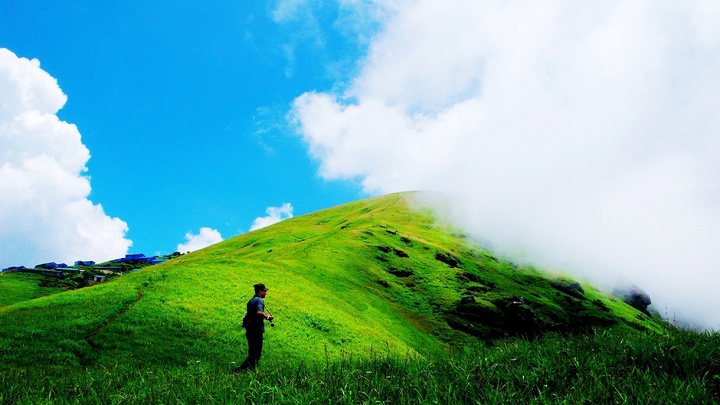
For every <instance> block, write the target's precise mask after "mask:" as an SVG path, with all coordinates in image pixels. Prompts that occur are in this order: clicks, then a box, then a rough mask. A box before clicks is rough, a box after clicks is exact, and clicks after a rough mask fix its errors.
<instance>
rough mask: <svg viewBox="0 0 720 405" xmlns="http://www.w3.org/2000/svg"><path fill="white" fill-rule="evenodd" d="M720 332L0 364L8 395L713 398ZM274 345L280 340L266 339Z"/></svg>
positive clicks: (159, 399) (148, 399)
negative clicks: (179, 362) (343, 353)
mask: <svg viewBox="0 0 720 405" xmlns="http://www.w3.org/2000/svg"><path fill="white" fill-rule="evenodd" d="M719 340H720V336H719V335H718V334H716V333H701V334H698V333H692V332H683V331H677V330H671V331H668V333H667V334H666V335H664V336H660V337H658V335H655V334H653V335H644V334H639V333H633V332H630V331H627V330H619V329H615V330H606V331H598V332H596V333H594V334H591V335H582V336H561V335H554V334H553V335H547V336H545V337H544V338H542V339H541V340H538V341H534V342H531V341H525V340H519V339H518V340H509V341H503V342H500V343H498V344H497V346H494V347H483V346H478V347H475V348H472V349H464V350H461V351H457V352H454V353H449V354H448V355H447V356H444V357H434V358H419V357H409V356H405V355H394V354H387V353H383V354H375V355H373V356H371V358H370V359H362V360H360V359H353V358H345V359H342V360H339V361H327V360H325V359H322V358H321V359H318V360H317V361H316V362H313V363H304V362H303V363H295V364H268V363H267V362H266V363H263V364H261V367H260V369H259V370H258V371H257V372H255V373H249V374H243V375H232V374H231V373H230V372H229V371H230V368H231V366H232V365H227V366H224V365H218V364H202V363H195V364H192V365H189V366H187V367H168V368H163V367H157V366H153V367H151V368H147V367H143V366H142V365H137V364H135V365H131V364H122V363H117V364H111V365H98V366H95V367H92V368H84V369H80V368H47V367H44V368H33V367H27V368H10V369H3V368H2V367H1V366H0V403H3V404H11V403H12V404H16V403H20V404H50V403H52V404H55V403H61V404H63V403H128V404H134V403H166V404H167V403H169V404H196V403H203V404H207V403H238V404H242V403H257V404H260V403H263V404H272V403H283V404H312V403H333V404H335V403H341V404H358V403H360V404H364V403H368V404H369V403H387V404H390V403H392V404H417V403H438V404H450V403H468V404H476V403H479V404H482V403H492V404H495V403H497V404H519V403H570V404H582V403H593V404H611V403H639V404H663V403H665V404H695V403H698V404H706V403H707V404H709V403H715V402H716V401H717V399H718V398H720V396H719V394H720V355H719V354H718V343H720V342H719ZM267 350H272V347H268V348H267Z"/></svg>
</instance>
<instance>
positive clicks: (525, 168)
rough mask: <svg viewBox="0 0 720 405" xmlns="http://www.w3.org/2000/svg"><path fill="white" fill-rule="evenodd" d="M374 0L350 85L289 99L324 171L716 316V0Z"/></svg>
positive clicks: (557, 261)
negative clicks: (373, 18)
mask: <svg viewBox="0 0 720 405" xmlns="http://www.w3.org/2000/svg"><path fill="white" fill-rule="evenodd" d="M378 3H380V6H384V7H387V8H393V9H394V10H395V12H394V13H386V14H385V16H386V17H385V19H384V20H382V21H381V23H382V24H383V27H384V29H383V30H381V31H380V33H379V34H378V35H376V36H375V37H374V38H373V40H372V42H371V46H370V50H369V53H368V55H367V58H366V59H365V61H364V65H363V69H362V71H361V72H360V74H359V75H358V76H357V77H356V78H355V79H354V81H353V82H352V85H351V87H350V89H349V90H348V91H347V92H346V93H344V94H330V93H307V94H304V95H302V96H301V97H299V98H298V99H297V100H296V101H295V105H294V109H293V114H294V118H295V120H296V123H297V125H298V129H299V131H300V133H301V134H302V137H303V139H304V140H305V141H306V142H307V143H308V145H309V150H310V154H311V155H312V156H313V157H315V158H316V159H318V160H319V161H320V163H321V168H320V170H321V175H322V176H323V177H325V178H328V179H338V178H357V177H359V178H360V179H361V180H362V183H363V185H364V187H365V189H366V190H367V191H370V192H375V193H385V192H392V191H400V190H409V189H428V190H438V191H442V192H444V193H446V194H447V195H449V196H452V198H451V201H452V202H451V203H450V206H449V207H448V208H449V211H450V214H449V215H451V216H452V217H453V218H455V219H456V220H457V221H458V223H461V224H462V225H463V226H465V227H466V228H468V230H469V231H470V232H472V233H473V234H475V235H476V236H478V237H481V238H483V239H485V240H488V241H490V242H492V243H493V244H494V245H495V246H496V247H497V248H499V249H502V250H504V251H507V252H513V253H514V254H517V252H523V254H524V255H526V257H527V258H528V259H532V260H535V261H537V260H540V261H542V262H543V263H546V264H548V265H550V266H558V267H561V268H564V269H567V270H572V271H575V272H576V273H578V274H580V275H583V276H586V277H588V278H590V279H591V280H594V281H596V282H598V283H600V284H602V285H605V286H611V285H613V284H614V283H617V282H621V281H622V282H629V283H636V284H638V285H640V286H641V287H643V288H645V290H647V291H648V292H649V293H650V295H651V297H652V298H653V301H654V303H655V304H658V305H659V306H660V307H663V306H664V304H665V303H667V304H668V306H669V307H670V308H671V309H672V310H676V311H677V313H678V314H679V315H681V316H686V317H691V318H693V319H694V320H695V321H696V322H704V323H705V324H706V325H711V326H717V325H720V313H718V312H717V311H716V309H717V308H718V307H720V295H718V294H716V291H715V289H716V286H717V285H718V284H719V282H720V269H718V263H720V249H718V248H717V246H720V226H718V224H720V186H719V184H720V183H718V179H719V178H720V159H719V158H718V157H719V156H720V135H718V134H720V114H718V113H717V111H720V76H719V75H718V74H717V72H719V71H720V25H718V24H717V23H716V22H717V21H718V18H720V3H717V2H715V1H689V2H683V3H677V2H655V1H637V2H616V1H612V2H599V3H597V2H582V3H578V2H572V1H562V0H554V1H546V2H530V1H520V2H491V1H476V0H467V1H461V0H457V1H450V2H436V1H431V0H420V1H396V0H393V1H390V0H388V1H386V2H378Z"/></svg>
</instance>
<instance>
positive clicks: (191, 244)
mask: <svg viewBox="0 0 720 405" xmlns="http://www.w3.org/2000/svg"><path fill="white" fill-rule="evenodd" d="M222 241H223V237H222V235H220V232H218V231H217V230H215V229H212V228H207V227H202V228H200V233H198V234H197V235H194V234H192V233H190V232H188V233H186V234H185V243H181V244H179V245H178V246H177V251H178V252H193V251H195V250H200V249H202V248H205V247H208V246H210V245H214V244H216V243H219V242H222Z"/></svg>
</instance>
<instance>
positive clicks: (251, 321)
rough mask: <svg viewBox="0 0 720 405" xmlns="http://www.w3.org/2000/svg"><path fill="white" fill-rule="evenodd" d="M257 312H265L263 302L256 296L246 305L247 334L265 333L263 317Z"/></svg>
mask: <svg viewBox="0 0 720 405" xmlns="http://www.w3.org/2000/svg"><path fill="white" fill-rule="evenodd" d="M258 311H262V312H265V301H264V300H263V299H262V298H260V297H259V296H257V295H256V296H254V297H252V299H251V300H250V301H248V303H247V317H248V318H247V319H248V327H247V331H248V332H250V331H253V332H263V333H264V332H265V317H264V316H262V315H259V314H258Z"/></svg>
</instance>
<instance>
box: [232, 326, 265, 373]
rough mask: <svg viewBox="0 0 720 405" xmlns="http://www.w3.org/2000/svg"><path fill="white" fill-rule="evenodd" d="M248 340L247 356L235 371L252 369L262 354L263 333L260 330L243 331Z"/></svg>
mask: <svg viewBox="0 0 720 405" xmlns="http://www.w3.org/2000/svg"><path fill="white" fill-rule="evenodd" d="M245 337H247V341H248V357H247V359H245V361H244V362H243V364H241V365H240V367H238V368H237V369H236V370H237V371H246V370H253V369H255V367H257V365H258V363H259V362H260V357H261V356H262V347H263V333H262V331H254V330H248V331H246V332H245Z"/></svg>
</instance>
